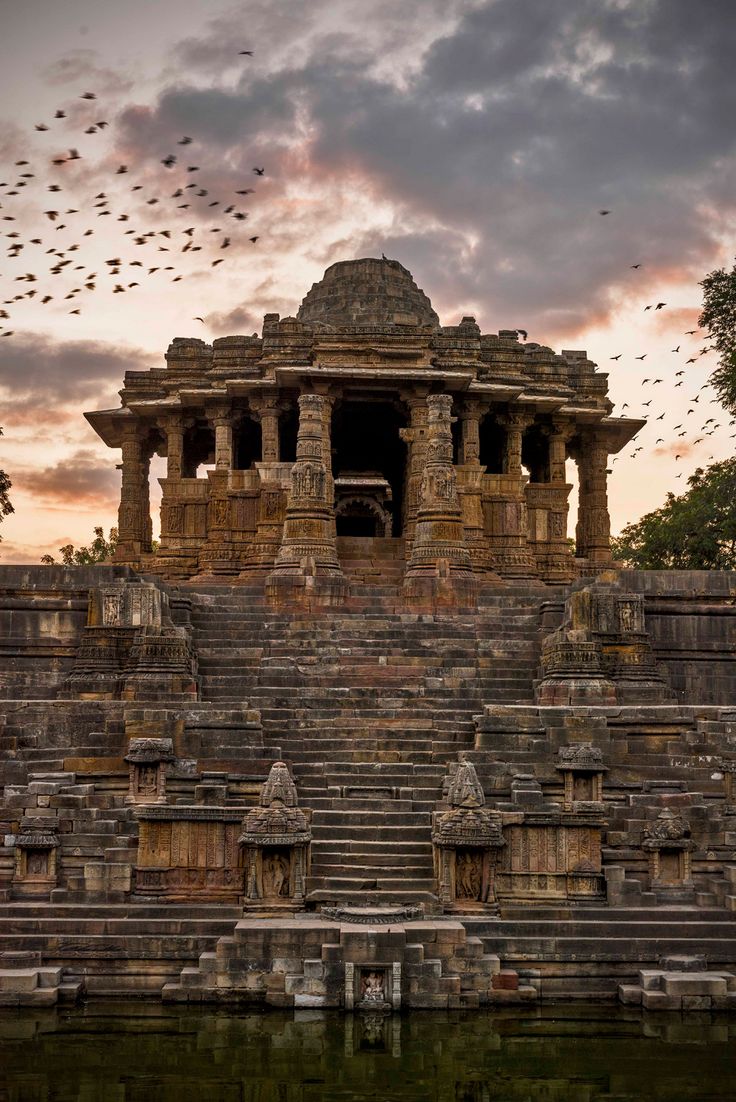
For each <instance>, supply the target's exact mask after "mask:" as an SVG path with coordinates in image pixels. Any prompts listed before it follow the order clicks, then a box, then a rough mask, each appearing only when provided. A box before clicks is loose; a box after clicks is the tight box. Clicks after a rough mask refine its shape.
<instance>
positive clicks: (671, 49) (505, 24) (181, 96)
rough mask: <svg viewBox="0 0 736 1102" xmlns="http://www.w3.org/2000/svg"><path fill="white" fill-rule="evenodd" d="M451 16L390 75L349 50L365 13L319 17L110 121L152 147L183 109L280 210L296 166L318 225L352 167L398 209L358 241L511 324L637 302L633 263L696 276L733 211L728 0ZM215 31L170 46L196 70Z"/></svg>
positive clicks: (579, 3)
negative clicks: (238, 73)
mask: <svg viewBox="0 0 736 1102" xmlns="http://www.w3.org/2000/svg"><path fill="white" fill-rule="evenodd" d="M276 8H277V12H276V14H275V15H274V17H273V21H272V23H271V27H272V28H278V27H279V26H280V25H281V22H280V21H281V19H282V16H283V9H282V6H280V5H277V6H276ZM458 12H459V18H456V21H455V24H454V26H453V27H452V28H451V29H450V30H449V31H448V33H445V34H443V35H440V36H438V37H437V38H436V40H435V41H434V42H433V43H431V44H429V46H428V48H427V50H426V53H425V54H423V55H422V56H421V58H420V61H419V63H418V64H416V65H415V66H414V68H413V69H412V71H411V77H410V79H409V80H408V81H406V82H405V83H404V84H403V85H400V84H398V83H397V82H396V81H395V80H393V79H390V78H389V76H387V75H385V74H384V75H377V72H376V65H375V60H376V59H375V56H374V55H373V54H371V53H370V52H366V51H365V50H362V51H361V50H360V49H356V48H355V43H356V38H357V36H358V35H359V34H360V33H361V32H362V31H363V30H364V29H365V28H364V25H363V24H361V23H360V21H358V27H357V28H356V30H355V32H354V34H353V35H352V36H351V35H350V34H349V33H348V31H347V29H346V28H345V27H344V26H341V27H339V28H338V31H339V33H337V32H335V33H334V34H333V37H332V39H330V40H329V41H330V43H331V45H332V47H333V48H332V50H331V51H329V52H327V54H326V56H325V50H324V47H325V43H326V41H328V40H327V38H326V28H325V27H324V25H323V26H322V31H323V34H322V36H321V37H320V35H319V34H317V33H315V32H314V29H313V33H312V34H311V36H310V35H307V43H308V45H309V48H308V49H307V48H306V47H305V46H304V43H302V45H301V47H300V50H299V51H297V54H296V57H295V58H294V59H293V61H292V64H290V65H287V64H286V63H284V64H283V66H282V67H281V68H278V67H277V68H276V69H274V70H271V71H269V72H266V71H264V70H263V69H262V68H258V67H256V68H254V69H246V71H245V72H244V75H243V76H242V77H241V78H240V79H239V81H238V82H237V83H236V84H235V85H234V86H228V87H222V88H205V89H203V88H200V87H197V86H196V84H195V83H191V84H188V85H187V84H185V83H183V82H182V81H179V82H178V83H177V84H176V86H173V87H169V88H167V89H165V90H164V92H163V93H162V95H161V97H160V99H159V101H158V103H157V104H156V105H155V107H154V108H153V109H151V110H149V111H147V113H146V114H145V116H141V115H140V113H139V114H138V115H136V116H135V117H134V118H133V117H131V118H130V119H126V118H125V117H124V118H123V124H124V126H128V128H129V130H130V134H129V136H128V140H129V141H131V142H132V143H137V144H138V148H140V149H142V150H146V149H148V148H150V147H152V146H153V145H156V144H157V143H158V142H159V141H160V137H161V135H162V134H163V133H164V132H171V131H172V128H174V129H175V128H176V127H177V126H179V127H180V128H181V127H183V126H184V125H185V120H186V126H187V127H188V128H189V129H190V130H193V131H194V133H195V135H196V136H197V139H198V141H199V143H200V146H201V147H203V151H202V156H203V158H204V159H205V160H208V159H212V158H222V159H224V162H225V164H226V165H227V166H228V171H235V172H236V173H237V172H238V171H241V170H243V169H245V170H246V171H247V170H249V167H250V161H253V160H254V158H258V159H260V160H262V161H265V162H267V163H268V165H269V171H270V174H271V179H270V180H269V183H268V185H267V186H268V188H269V189H270V190H269V192H268V195H267V197H268V200H269V202H273V203H276V202H277V201H278V197H279V193H282V194H283V193H285V192H286V190H287V189H288V188H289V186H290V185H291V184H292V183H293V177H292V176H291V175H290V172H296V171H301V173H302V178H303V180H304V179H306V180H308V181H309V182H310V183H312V184H313V185H321V187H322V189H323V198H324V202H323V205H322V208H321V209H322V213H323V222H324V225H325V227H326V229H327V231H328V232H329V230H330V228H331V226H330V221H331V219H330V211H329V210H328V209H327V206H328V204H329V202H330V200H331V198H332V195H333V193H334V190H335V188H336V187H339V186H340V184H341V182H342V181H343V180H345V179H349V180H350V181H351V183H352V187H353V190H354V191H356V192H360V191H365V190H366V189H368V190H370V191H371V192H372V194H373V196H374V198H375V199H377V200H378V201H379V202H380V201H381V200H384V201H386V202H388V203H389V204H391V206H392V209H393V219H392V220H391V222H390V223H389V226H388V232H387V225H386V222H385V221H384V220H383V219H381V220H380V221H379V220H378V219H374V224H373V225H370V224H362V225H360V226H357V225H356V226H355V227H354V229H353V235H352V244H353V249H352V250H350V251H351V252H353V253H354V252H355V251H358V252H359V251H361V250H362V249H365V248H368V249H370V250H371V251H376V249H377V247H378V246H379V245H383V246H385V245H386V244H387V245H388V248H389V249H390V252H391V255H394V256H396V257H397V258H398V259H400V260H402V261H403V262H405V263H406V264H407V265H408V266H409V267H410V268H412V269H413V270H414V274H415V276H416V277H417V279H418V281H419V282H420V283H422V284H423V285H424V286H425V287H426V288H427V289H428V290H429V291H430V294H432V295H433V297H434V298H435V300H436V302H435V304H436V305H438V306H440V308H449V309H451V310H459V309H462V305H461V304H465V303H470V304H475V303H477V304H479V306H480V308H481V309H482V311H483V314H484V315H485V320H486V321H488V320H489V319H490V318H491V317H493V320H494V324H495V323H498V324H505V322H506V321H507V319H508V318H509V317H511V318H513V319H514V321H515V322H520V323H521V324H528V325H529V326H530V327H532V328H533V329H534V331H535V332H537V333H539V334H540V335H541V334H543V333H544V332H545V331H546V332H550V331H551V332H552V333H559V332H562V331H570V330H579V329H581V328H582V327H583V326H584V325H585V323H586V320H587V318H588V317H590V316H591V315H596V316H597V317H599V318H605V317H606V316H607V314H608V313H609V312H610V311H611V310H612V309H613V307H614V304H615V303H616V302H617V301H619V300H620V297H621V294H622V293H623V294H624V295H629V294H630V295H631V296H632V297H633V296H636V295H637V294H638V291H639V288H640V287H642V286H643V282H642V280H641V279H639V282H638V283H637V282H636V277H637V273H636V272H634V271H632V270H631V268H630V265H631V264H632V263H638V262H641V263H643V264H645V266H646V272H647V284H646V285H647V286H648V287H650V288H655V287H656V286H657V284H658V283H659V284H660V285H661V283H662V282H664V281H666V280H670V279H677V278H682V277H683V276H690V277H693V276H697V275H699V274H702V272H703V271H704V270H705V268H706V266H707V265H708V264H709V263H710V262H711V261H712V258H713V257H714V255H715V254H716V252H717V250H718V248H719V243H720V238H719V235H720V234H721V233H722V231H723V228H724V225H725V224H726V221H727V219H728V218H729V217H733V215H734V214H736V200H734V195H736V188H734V189H733V190H732V191H731V193H730V194H729V192H728V190H727V188H726V187H724V179H731V180H732V181H733V180H734V178H736V162H735V160H734V149H735V146H734V134H733V128H732V126H731V124H730V120H731V119H732V118H733V117H734V113H736V100H735V99H734V92H733V82H732V80H731V78H730V71H731V64H732V55H733V47H734V45H735V44H736V36H735V35H734V31H735V30H736V20H734V17H733V10H732V7H731V5H730V0H705V3H704V4H703V5H702V7H701V6H699V7H698V11H697V15H696V14H695V12H694V9H693V7H692V5H691V3H689V0H651V2H650V3H648V4H646V5H642V4H641V3H638V2H635V0H604V2H602V3H600V4H595V5H592V4H591V3H589V2H588V0H549V2H548V3H545V4H544V5H540V4H539V3H538V2H537V0H495V2H493V3H483V4H480V5H472V6H469V5H466V6H465V10H464V12H463V10H462V7H461V8H459V9H456V16H457V15H458ZM303 17H304V11H303V9H300V18H301V20H302V22H303ZM265 18H266V17H265V15H264V14H263V12H261V20H262V21H263V20H265ZM314 22H315V23H316V24H319V20H318V19H317V17H316V16H315V19H314ZM262 30H263V31H264V33H267V26H266V24H265V23H264V24H263V26H262ZM215 31H216V33H215V34H213V36H212V37H211V38H210V39H206V38H205V39H204V40H202V41H200V42H199V43H198V44H195V43H192V42H189V43H186V44H184V45H183V46H182V47H181V49H182V50H183V51H184V53H185V54H186V55H187V56H188V57H190V59H192V60H194V61H195V62H197V63H199V64H200V65H203V66H207V65H212V64H214V63H215V62H216V60H218V59H219V60H220V61H222V57H223V55H222V51H223V49H224V48H225V46H224V41H223V37H222V31H223V25H221V24H218V25H217V27H216V28H215ZM230 41H232V39H231V40H230ZM351 43H352V49H351V48H349V47H350V45H351ZM374 45H375V42H374ZM230 48H231V47H230V42H228V44H227V49H228V50H229V49H230ZM133 122H134V123H135V126H134V127H133V125H132V123H133ZM244 143H245V144H246V146H247V150H248V152H247V154H246V155H245V156H244V154H243V145H244ZM204 148H206V149H207V153H204ZM599 209H609V210H610V211H611V214H610V215H609V216H606V217H603V218H602V217H601V216H600V215H599V214H598V210H599ZM297 221H298V219H297ZM315 232H318V230H317V228H316V227H315ZM291 244H292V243H291V242H289V241H283V240H282V241H279V242H278V246H280V247H289V246H290V245H291ZM293 244H294V245H295V244H296V243H295V242H294V243H293ZM309 244H311V242H309V241H308V246H309ZM382 251H385V247H384V248H383V250H382ZM448 258H449V262H448Z"/></svg>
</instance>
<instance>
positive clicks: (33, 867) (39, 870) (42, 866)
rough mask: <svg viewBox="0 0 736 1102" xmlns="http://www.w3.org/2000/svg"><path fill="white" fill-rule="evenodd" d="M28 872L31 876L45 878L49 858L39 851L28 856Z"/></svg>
mask: <svg viewBox="0 0 736 1102" xmlns="http://www.w3.org/2000/svg"><path fill="white" fill-rule="evenodd" d="M26 870H27V872H28V875H29V876H45V875H46V873H47V871H48V857H47V855H46V854H45V853H42V852H40V851H39V850H35V851H32V852H31V853H29V854H28V861H27V863H26Z"/></svg>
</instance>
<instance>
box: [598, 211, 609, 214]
mask: <svg viewBox="0 0 736 1102" xmlns="http://www.w3.org/2000/svg"><path fill="white" fill-rule="evenodd" d="M598 213H599V214H610V213H611V212H610V210H599V211H598Z"/></svg>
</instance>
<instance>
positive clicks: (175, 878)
mask: <svg viewBox="0 0 736 1102" xmlns="http://www.w3.org/2000/svg"><path fill="white" fill-rule="evenodd" d="M518 337H519V333H517V332H516V331H512V330H502V331H501V332H500V333H498V334H492V335H491V334H481V332H480V330H479V328H478V326H477V325H476V324H475V322H474V320H473V319H472V318H464V319H463V321H462V322H461V323H460V324H459V325H456V326H442V325H440V322H439V319H438V317H437V315H436V314H435V312H434V310H433V309H432V306H431V304H430V302H429V300H428V298H427V297H426V295H424V293H423V292H422V291H420V290H419V289H418V288H417V286H416V285H415V283H414V281H413V280H412V277H411V275H410V273H409V272H408V271H407V270H406V269H405V268H403V267H402V266H401V265H400V264H398V263H397V262H395V261H387V260H359V261H350V262H346V263H340V264H335V265H333V266H332V267H331V268H329V269H328V271H327V272H326V273H325V276H324V278H323V279H322V280H321V281H320V282H319V283H318V284H316V285H315V286H314V287H313V288H312V290H311V291H310V292H309V293H308V294H307V295H306V297H305V299H304V301H303V302H302V305H301V306H300V307H299V309H298V311H297V312H296V316H295V317H287V318H284V319H280V318H279V317H278V316H277V315H267V316H266V318H265V319H264V325H263V331H262V334H261V336H258V335H254V336H251V337H240V336H236V337H228V338H223V339H221V340H217V341H215V342H214V343H213V345H212V346H209V345H206V344H204V343H203V342H202V341H199V340H194V339H177V340H175V341H174V342H173V343H172V345H171V346H170V348H169V351H168V353H167V358H166V367H163V368H161V369H157V370H153V371H146V372H136V371H131V372H129V373H128V374H127V375H126V379H125V384H124V388H123V390H122V392H121V395H122V406H121V408H120V409H117V410H108V411H102V412H97V413H92V414H89V415H88V417H89V420H90V421H91V423H92V424H93V425H94V427H95V428H96V430H97V431H98V433H99V434H100V435H101V436H102V438H103V439H104V440H105V441H106V442H107V443H108V444H109V445H110V446H111V447H113V448H120V449H121V453H122V463H121V471H122V485H121V500H120V514H119V516H120V537H121V538H120V543H119V545H118V552H117V556H116V559H115V561H113V562H111V563H108V564H100V565H98V566H95V567H91V566H90V567H56V566H49V567H40V566H39V567H29V566H12V565H7V566H0V700H1V702H2V706H1V707H0V823H1V824H2V830H0V934H1V935H2V936H1V937H0V1004H8V1003H10V1004H13V1005H22V1004H29V1005H50V1004H52V1003H56V1002H58V1001H59V1000H65V999H70V1000H71V999H75V998H78V997H79V996H80V994H83V993H84V991H86V992H87V994H88V995H90V996H97V995H100V996H102V995H115V996H118V997H119V996H121V995H126V994H130V995H136V996H139V995H147V996H149V997H151V998H156V999H164V1000H181V1001H195V1002H202V1001H210V1002H221V1001H230V1002H237V1003H244V1004H258V1005H264V1006H279V1007H300V1006H301V1007H310V1006H319V1007H340V1008H344V1009H345V1010H348V1011H350V1012H353V1013H355V1014H356V1015H364V1016H366V1018H365V1021H366V1022H370V1023H372V1024H371V1029H375V1030H378V1031H379V1032H381V1030H382V1029H383V1025H382V1024H381V1022H382V1021H384V1019H382V1018H381V1017H380V1016H381V1015H391V1014H393V1013H394V1012H395V1011H396V1010H398V1009H400V1008H403V1007H426V1008H432V1007H436V1008H461V1007H462V1008H466V1007H467V1008H472V1007H476V1006H480V1005H484V1004H489V1003H509V1002H511V1003H513V1002H518V1001H532V1000H535V999H543V1000H556V999H578V998H581V997H582V998H585V999H588V1000H606V999H616V998H619V999H621V1000H623V1001H624V1002H627V1003H632V1004H637V1005H641V1006H643V1007H644V1008H645V1009H646V1010H656V1009H660V1010H682V1009H688V1008H692V1009H694V1008H697V1009H700V1010H705V1009H707V1010H713V1011H715V1010H724V1009H729V1008H733V1007H734V1005H735V1004H736V939H735V938H734V933H735V932H736V923H735V921H734V917H735V916H736V797H735V795H734V793H735V791H736V789H734V775H735V774H736V708H735V707H734V701H735V700H736V653H735V651H736V630H734V629H735V628H736V601H735V600H734V598H735V597H736V575H734V574H729V573H725V572H657V571H653V572H636V571H629V570H622V569H618V568H617V566H616V564H615V563H613V562H612V561H611V555H610V548H609V520H608V511H607V504H606V481H607V475H608V470H607V461H608V456H609V455H610V454H611V453H612V452H615V451H617V450H618V449H620V448H621V447H622V445H623V444H624V443H625V442H626V441H627V440H629V439H630V438H631V437H632V435H633V434H634V433H635V432H636V431H637V430H638V428H639V427H640V425H641V422H638V421H631V420H626V419H624V418H617V417H614V416H612V408H611V404H610V402H609V401H608V399H607V397H606V377H605V375H603V374H600V373H598V372H597V371H596V370H595V365H594V364H592V363H591V362H590V361H589V360H588V359H587V357H586V355H585V353H583V352H562V353H560V354H555V353H553V352H552V351H551V350H550V349H549V348H546V347H544V346H541V345H538V344H532V343H531V342H528V341H520V340H519V339H518ZM154 455H159V456H162V457H165V458H166V463H167V472H166V477H165V478H163V479H162V480H161V485H162V494H163V497H162V505H161V539H160V541H159V543H158V546H157V547H156V549H155V550H154V549H153V544H152V523H151V515H150V512H151V510H150V500H149V489H148V487H149V478H150V461H151V458H152V457H153V456H154ZM568 461H572V462H573V463H574V464H576V465H577V472H578V473H577V480H576V481H577V487H578V489H577V495H578V501H577V513H578V522H577V529H576V533H575V540H574V541H571V540H569V539H568V531H567V529H568V526H567V515H568V505H569V498H570V494H571V492H572V483H571V482H569V481H568V471H569V470H570V467H569V465H568Z"/></svg>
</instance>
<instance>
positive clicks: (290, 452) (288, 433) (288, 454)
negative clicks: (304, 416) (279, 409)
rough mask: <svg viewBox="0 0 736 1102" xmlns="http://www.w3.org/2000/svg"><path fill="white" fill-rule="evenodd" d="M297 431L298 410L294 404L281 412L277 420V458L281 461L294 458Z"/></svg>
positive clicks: (291, 460)
mask: <svg viewBox="0 0 736 1102" xmlns="http://www.w3.org/2000/svg"><path fill="white" fill-rule="evenodd" d="M298 431H299V411H298V409H297V407H296V405H294V406H292V407H291V408H290V409H287V410H286V412H285V413H282V415H281V419H280V421H279V458H280V461H281V462H282V463H293V462H294V461H295V460H296V437H297V433H298Z"/></svg>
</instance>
